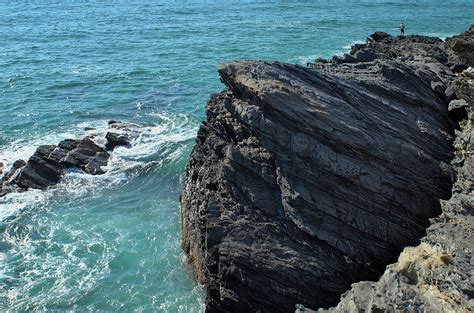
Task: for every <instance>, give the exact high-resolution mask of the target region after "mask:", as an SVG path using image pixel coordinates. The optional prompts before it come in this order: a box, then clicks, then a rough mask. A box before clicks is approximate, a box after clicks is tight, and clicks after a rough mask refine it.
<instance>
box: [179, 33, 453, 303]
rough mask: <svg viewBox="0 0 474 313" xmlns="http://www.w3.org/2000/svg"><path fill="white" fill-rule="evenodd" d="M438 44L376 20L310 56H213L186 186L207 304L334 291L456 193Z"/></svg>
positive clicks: (365, 271)
mask: <svg viewBox="0 0 474 313" xmlns="http://www.w3.org/2000/svg"><path fill="white" fill-rule="evenodd" d="M447 49H448V48H446V46H445V44H444V42H442V41H441V40H439V39H436V38H429V37H423V36H407V37H392V36H389V35H388V34H383V33H376V34H374V35H373V36H372V39H371V41H370V42H369V43H368V44H366V45H358V46H357V47H355V48H354V49H353V51H352V52H351V55H350V56H346V57H344V58H335V59H333V60H319V61H318V62H316V63H315V64H310V65H309V68H303V67H301V66H297V65H289V64H282V63H278V62H257V61H255V62H253V61H241V62H230V63H226V64H223V65H221V66H220V67H219V73H220V75H221V79H222V81H223V82H224V84H225V85H226V87H227V89H226V90H225V91H224V92H222V93H220V94H216V95H213V96H212V97H211V100H210V101H209V103H208V105H207V107H206V114H207V121H206V122H205V123H204V124H203V125H202V126H201V128H200V130H199V133H198V138H197V144H196V146H195V148H194V150H193V152H192V154H191V157H190V159H189V162H188V165H187V168H186V179H185V182H184V187H183V192H182V195H181V222H182V233H183V234H182V235H183V248H184V250H185V252H186V254H187V255H188V260H189V261H190V263H191V265H192V267H193V268H194V271H195V273H196V276H197V277H198V279H199V280H200V281H201V282H202V283H203V284H204V286H205V287H206V291H207V296H206V306H207V310H208V311H210V312H213V311H233V312H242V311H257V310H260V311H274V312H278V311H292V310H294V308H295V305H296V304H297V303H301V304H303V305H305V306H309V307H313V308H318V307H328V306H331V305H335V304H336V303H337V302H338V299H339V295H340V294H342V293H343V292H344V291H346V290H347V289H348V288H349V286H350V284H351V283H352V282H356V281H360V280H362V279H364V280H367V279H376V278H377V277H378V276H379V275H380V274H381V273H382V272H383V270H384V269H385V266H386V265H387V264H389V263H391V262H393V261H395V260H396V258H397V256H398V254H399V253H400V251H401V250H402V249H403V247H405V246H407V245H416V244H417V243H418V242H419V239H420V238H421V237H422V236H423V235H424V234H425V229H426V227H428V226H429V219H430V218H432V217H435V216H437V215H438V214H440V213H441V206H440V203H439V199H449V198H450V196H451V183H452V178H453V175H454V172H453V169H452V166H451V165H450V161H451V159H452V157H453V149H452V140H453V127H454V126H455V124H454V123H453V121H452V120H450V118H449V114H448V105H447V102H446V101H447V99H446V96H445V95H444V93H443V91H444V90H445V89H447V88H448V86H449V84H450V83H451V81H452V80H453V79H454V77H455V74H454V72H453V71H452V70H451V69H450V67H451V66H452V65H453V62H455V61H458V60H459V59H457V58H456V57H454V56H453V54H452V53H451V51H450V50H447ZM458 89H459V88H458Z"/></svg>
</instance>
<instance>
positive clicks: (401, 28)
mask: <svg viewBox="0 0 474 313" xmlns="http://www.w3.org/2000/svg"><path fill="white" fill-rule="evenodd" d="M403 35H405V24H403V22H402V23H401V24H400V36H403Z"/></svg>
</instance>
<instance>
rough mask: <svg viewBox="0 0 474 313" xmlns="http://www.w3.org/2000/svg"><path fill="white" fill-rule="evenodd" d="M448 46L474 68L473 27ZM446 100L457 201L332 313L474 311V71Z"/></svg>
mask: <svg viewBox="0 0 474 313" xmlns="http://www.w3.org/2000/svg"><path fill="white" fill-rule="evenodd" d="M446 46H448V47H453V49H454V50H455V51H456V53H457V54H458V55H459V56H460V57H461V58H463V59H464V60H465V61H466V63H467V64H468V65H471V66H474V59H473V58H472V56H473V53H474V29H473V28H471V30H470V31H468V32H466V33H464V34H462V35H460V36H456V37H454V38H451V39H449V40H448V41H447V42H446ZM463 67H464V68H465V66H463ZM457 68H461V67H460V66H458V67H457ZM445 96H446V99H447V100H448V101H450V102H449V105H448V110H449V111H450V114H451V116H452V117H453V119H455V120H456V121H458V122H459V130H456V139H455V141H454V147H455V157H454V159H453V160H452V164H453V166H454V168H455V169H456V176H457V180H456V183H455V184H454V185H453V189H452V197H451V198H450V199H449V200H447V201H441V207H442V214H441V215H440V216H439V217H437V218H435V219H433V220H432V224H431V226H430V227H429V228H428V230H427V235H426V236H425V237H423V239H422V240H421V244H420V245H418V246H416V247H409V248H405V249H404V250H403V252H402V253H401V254H400V256H399V258H398V261H397V262H396V263H394V264H392V265H390V266H388V267H387V269H386V271H385V272H384V274H383V275H382V276H381V277H380V279H379V280H378V281H376V282H369V281H364V282H359V283H356V284H354V285H353V286H352V288H351V290H349V291H348V292H347V293H345V294H344V295H343V296H342V298H341V301H340V302H339V304H338V305H337V306H336V307H334V308H331V309H330V310H328V311H329V312H473V311H474V300H473V296H474V280H473V277H474V259H473V257H472V251H473V250H474V218H473V214H474V188H473V181H474V130H473V124H474V69H473V68H472V67H469V68H468V69H466V70H464V71H463V72H462V73H461V74H460V75H458V76H457V77H456V78H455V79H454V80H453V81H452V82H451V84H450V85H449V86H448V88H447V92H446V95H445ZM298 311H300V312H301V311H306V312H309V311H310V310H307V309H302V308H300V309H299V310H298ZM320 312H327V311H326V310H320Z"/></svg>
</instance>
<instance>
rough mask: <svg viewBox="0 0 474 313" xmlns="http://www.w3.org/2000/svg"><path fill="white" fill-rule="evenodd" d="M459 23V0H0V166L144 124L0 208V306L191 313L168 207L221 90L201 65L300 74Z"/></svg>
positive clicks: (186, 274)
mask: <svg viewBox="0 0 474 313" xmlns="http://www.w3.org/2000/svg"><path fill="white" fill-rule="evenodd" d="M473 16H474V2H473V1H471V0H469V1H398V0H393V1H311V2H309V1H308V2H307V1H298V2H296V1H281V2H267V1H265V2H253V1H252V2H251V1H215V2H214V1H202V2H190V1H186V2H171V3H168V2H158V1H155V2H151V1H150V2H148V1H147V2H145V1H143V2H135V1H48V2H42V1H28V2H26V1H3V0H0V161H3V162H4V163H6V165H7V166H8V165H10V164H11V163H12V162H13V161H14V160H15V159H18V158H24V159H27V158H28V157H29V156H30V155H31V154H32V153H33V151H34V150H35V149H36V147H37V146H38V145H41V144H51V143H57V142H59V141H60V140H61V139H64V138H71V137H81V136H84V135H85V134H86V133H99V134H104V132H105V131H106V123H107V121H108V120H110V119H115V120H121V121H129V122H135V123H138V124H140V125H143V134H142V136H141V137H140V138H139V140H138V142H137V143H136V144H135V145H134V147H133V148H131V149H125V148H119V149H117V150H116V151H115V152H114V156H113V158H112V160H111V162H110V164H109V166H108V173H107V174H105V175H103V176H88V175H84V174H81V173H77V172H70V173H68V174H67V175H66V178H65V180H64V182H63V183H61V184H60V185H59V186H56V187H54V188H51V190H49V191H47V192H40V191H31V192H27V193H24V194H10V195H8V196H7V197H6V198H2V199H0V311H4V310H6V309H11V310H13V311H24V310H31V309H35V310H41V309H46V310H79V311H83V310H90V311H95V310H105V311H116V310H122V311H131V310H134V309H137V310H141V311H166V312H177V311H180V312H197V311H201V310H202V305H203V292H202V289H201V288H200V287H199V286H197V284H196V283H195V282H194V281H193V279H192V276H191V273H190V271H189V270H188V268H187V267H186V264H185V261H184V256H183V253H182V252H181V250H180V234H179V206H178V197H179V191H180V181H181V178H182V175H183V170H184V166H185V163H186V159H187V157H188V155H189V153H190V151H191V149H192V146H193V144H194V137H195V134H196V131H197V129H198V127H199V124H200V122H201V121H202V120H203V119H204V106H205V103H206V101H207V99H208V98H209V95H210V94H211V93H213V92H218V91H219V90H221V89H222V85H221V83H220V82H219V78H218V75H217V73H216V64H218V63H220V62H223V61H225V60H234V59H269V60H280V61H285V62H291V63H299V64H306V62H309V61H312V60H314V59H315V58H316V57H318V56H323V57H329V56H331V55H332V54H341V53H344V52H345V51H347V49H348V48H349V46H350V45H351V44H352V43H354V42H357V41H363V40H364V39H365V37H366V36H367V35H369V34H370V33H372V32H374V31H377V30H383V31H386V32H389V33H392V34H396V33H397V32H398V30H397V26H398V24H399V23H400V22H401V21H404V22H405V25H406V27H407V33H408V34H413V33H418V34H426V35H435V36H442V37H445V36H449V35H453V34H456V33H459V32H461V31H463V30H465V29H466V28H467V27H468V26H469V25H470V24H471V23H474V20H473V19H472V17H473ZM85 127H94V128H95V129H96V130H93V131H87V132H85V131H84V128H85Z"/></svg>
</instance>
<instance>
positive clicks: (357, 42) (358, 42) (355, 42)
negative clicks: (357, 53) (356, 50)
mask: <svg viewBox="0 0 474 313" xmlns="http://www.w3.org/2000/svg"><path fill="white" fill-rule="evenodd" d="M363 43H364V41H362V40H355V41H353V42H351V43H350V44H347V45H345V46H343V47H342V48H343V49H344V50H345V51H349V50H351V47H352V46H353V45H359V44H363Z"/></svg>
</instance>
